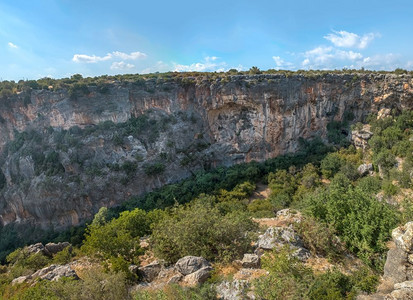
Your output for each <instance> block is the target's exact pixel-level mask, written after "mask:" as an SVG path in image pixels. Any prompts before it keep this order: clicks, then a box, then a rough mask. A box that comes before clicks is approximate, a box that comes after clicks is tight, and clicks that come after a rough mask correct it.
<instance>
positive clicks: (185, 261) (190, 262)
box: [175, 256, 211, 275]
mask: <svg viewBox="0 0 413 300" xmlns="http://www.w3.org/2000/svg"><path fill="white" fill-rule="evenodd" d="M210 266H211V265H210V263H209V262H208V261H207V260H206V259H205V258H203V257H198V256H185V257H182V258H181V259H179V260H178V261H177V262H176V264H175V269H176V270H177V271H178V272H179V273H181V274H182V275H189V274H192V273H194V272H196V271H198V270H200V269H203V268H206V267H210Z"/></svg>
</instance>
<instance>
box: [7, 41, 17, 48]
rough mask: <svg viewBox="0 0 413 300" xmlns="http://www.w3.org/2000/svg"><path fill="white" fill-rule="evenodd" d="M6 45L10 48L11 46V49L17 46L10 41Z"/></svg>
mask: <svg viewBox="0 0 413 300" xmlns="http://www.w3.org/2000/svg"><path fill="white" fill-rule="evenodd" d="M7 45H8V46H9V47H10V48H13V49H17V48H19V47H18V46H17V45H16V44H13V43H12V42H8V43H7Z"/></svg>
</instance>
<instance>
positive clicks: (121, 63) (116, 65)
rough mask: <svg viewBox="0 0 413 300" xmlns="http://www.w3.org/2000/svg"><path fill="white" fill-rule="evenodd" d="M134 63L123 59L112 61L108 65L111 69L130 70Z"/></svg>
mask: <svg viewBox="0 0 413 300" xmlns="http://www.w3.org/2000/svg"><path fill="white" fill-rule="evenodd" d="M134 67H135V65H133V64H128V63H125V62H124V61H119V62H117V61H116V62H113V63H112V65H111V66H110V68H111V70H130V69H133V68H134Z"/></svg>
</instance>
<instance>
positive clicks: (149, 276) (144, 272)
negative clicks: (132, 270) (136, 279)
mask: <svg viewBox="0 0 413 300" xmlns="http://www.w3.org/2000/svg"><path fill="white" fill-rule="evenodd" d="M162 267H163V266H162V264H161V263H160V262H159V261H155V262H153V263H150V264H149V265H146V266H144V267H140V268H139V274H140V275H141V276H142V280H143V281H146V282H151V281H153V280H154V279H155V278H156V277H157V276H158V275H159V272H161V270H162Z"/></svg>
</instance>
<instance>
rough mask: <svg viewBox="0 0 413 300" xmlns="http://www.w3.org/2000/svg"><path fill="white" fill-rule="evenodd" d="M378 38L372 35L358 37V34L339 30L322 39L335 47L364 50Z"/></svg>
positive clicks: (376, 35)
mask: <svg viewBox="0 0 413 300" xmlns="http://www.w3.org/2000/svg"><path fill="white" fill-rule="evenodd" d="M378 36H379V35H378V34H374V33H367V34H364V35H363V36H359V35H358V34H355V33H352V32H347V31H345V30H341V31H333V33H329V34H327V35H326V36H324V38H325V39H326V40H329V41H330V42H332V43H333V44H334V46H336V47H343V48H359V49H364V48H366V47H367V46H368V44H369V43H370V42H371V41H372V40H374V38H376V37H378Z"/></svg>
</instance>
